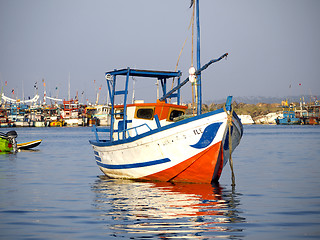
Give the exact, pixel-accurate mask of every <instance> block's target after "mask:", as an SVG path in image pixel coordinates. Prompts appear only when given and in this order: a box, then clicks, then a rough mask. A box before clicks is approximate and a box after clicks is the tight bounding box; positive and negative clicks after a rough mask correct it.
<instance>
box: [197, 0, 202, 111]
mask: <svg viewBox="0 0 320 240" xmlns="http://www.w3.org/2000/svg"><path fill="white" fill-rule="evenodd" d="M196 20H197V70H199V69H200V68H201V63H200V20H199V0H196ZM197 95H198V99H197V115H200V114H201V113H202V111H201V106H202V90H201V72H199V73H198V76H197Z"/></svg>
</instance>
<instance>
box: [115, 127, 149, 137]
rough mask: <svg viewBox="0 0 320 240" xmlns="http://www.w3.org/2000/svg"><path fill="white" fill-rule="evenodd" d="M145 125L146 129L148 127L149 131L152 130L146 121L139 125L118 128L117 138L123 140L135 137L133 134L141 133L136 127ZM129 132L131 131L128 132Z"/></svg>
mask: <svg viewBox="0 0 320 240" xmlns="http://www.w3.org/2000/svg"><path fill="white" fill-rule="evenodd" d="M145 127H147V129H148V130H147V131H151V130H152V128H151V127H150V126H149V125H148V124H147V123H143V124H141V125H139V126H135V127H131V128H127V129H124V130H122V131H119V130H118V131H117V132H118V140H123V139H125V138H131V137H135V136H137V135H139V134H141V133H139V132H138V129H141V128H145ZM130 132H133V133H131V134H130ZM144 132H145V131H144ZM144 132H143V133H144ZM134 133H135V135H134Z"/></svg>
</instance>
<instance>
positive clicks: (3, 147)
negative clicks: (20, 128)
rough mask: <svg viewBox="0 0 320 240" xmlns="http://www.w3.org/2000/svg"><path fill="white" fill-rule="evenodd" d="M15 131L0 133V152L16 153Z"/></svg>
mask: <svg viewBox="0 0 320 240" xmlns="http://www.w3.org/2000/svg"><path fill="white" fill-rule="evenodd" d="M17 136H18V134H17V132H16V131H9V132H7V133H2V132H0V152H4V153H8V152H16V151H17V141H16V138H17Z"/></svg>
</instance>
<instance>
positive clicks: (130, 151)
mask: <svg viewBox="0 0 320 240" xmlns="http://www.w3.org/2000/svg"><path fill="white" fill-rule="evenodd" d="M196 3H197V4H196V6H197V13H198V12H199V11H198V10H199V5H198V3H199V2H198V0H197V1H196ZM197 19H198V17H197ZM197 23H198V26H199V21H197ZM198 29H199V27H198ZM198 36H199V31H198ZM197 39H198V48H197V56H198V61H197V70H196V69H195V68H190V70H189V77H187V78H186V79H185V80H184V81H181V76H182V73H181V72H180V71H154V70H140V69H131V68H126V69H120V70H113V71H109V72H106V74H105V77H106V80H107V86H108V92H109V97H110V100H111V110H110V116H111V125H110V128H100V127H99V128H98V127H95V126H94V127H93V131H94V133H95V136H96V139H95V140H90V141H89V142H90V144H91V145H92V147H93V151H94V156H95V160H96V163H97V165H98V166H99V168H100V169H101V171H102V172H103V173H104V174H105V175H107V176H108V177H110V178H122V179H138V180H151V181H171V182H197V183H211V182H217V181H218V180H219V178H220V176H221V172H222V169H223V167H224V166H225V165H226V163H227V162H228V160H232V159H231V153H232V152H233V151H234V149H235V148H236V147H237V146H238V144H239V142H240V139H241V137H242V135H243V126H242V124H241V121H240V119H239V117H238V116H237V114H236V113H235V112H234V111H233V107H232V97H231V96H229V97H228V98H227V100H226V104H225V106H224V107H223V108H221V109H218V110H216V111H213V112H207V113H202V109H201V106H202V93H201V72H202V71H203V70H205V69H206V68H207V67H208V66H209V65H211V64H213V63H216V62H218V61H220V60H221V59H223V58H225V57H226V56H227V55H228V54H227V53H226V54H223V55H222V56H221V57H219V58H217V59H212V60H211V61H209V62H208V63H207V64H205V65H204V66H202V67H201V65H200V47H199V41H200V39H199V37H198V38H197ZM132 78H143V79H147V80H146V81H148V82H150V80H151V81H154V80H157V81H160V82H161V86H162V96H161V97H160V96H159V98H158V99H157V101H156V102H155V103H145V102H144V101H135V102H133V103H130V104H129V103H127V102H128V86H129V81H130V80H131V79H132ZM171 79H177V82H176V85H175V87H173V88H172V89H171V90H170V91H167V90H166V89H167V83H168V82H169V80H171ZM139 82H140V79H139ZM188 82H192V83H193V82H196V83H197V84H196V86H197V89H196V91H197V95H196V100H197V114H196V115H193V114H192V115H190V116H187V114H186V110H187V107H186V106H184V105H183V104H181V102H180V89H181V87H183V86H184V85H186V84H187V83H188ZM120 84H121V85H122V86H124V89H123V88H119V86H118V85H120ZM146 85H147V84H146ZM117 97H123V104H120V105H117V104H116V98H117ZM173 98H174V100H176V103H174V104H173V103H171V101H169V100H171V99H173ZM99 132H107V133H106V134H105V135H104V136H105V137H104V138H103V139H102V138H101V136H100V135H101V133H99ZM230 163H231V161H230ZM231 166H232V164H231Z"/></svg>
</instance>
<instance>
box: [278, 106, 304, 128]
mask: <svg viewBox="0 0 320 240" xmlns="http://www.w3.org/2000/svg"><path fill="white" fill-rule="evenodd" d="M281 105H282V106H281V107H282V114H283V117H280V118H279V117H277V118H276V119H275V122H276V124H277V125H300V124H301V119H300V118H298V117H296V114H295V106H294V105H293V104H289V103H288V101H282V104H281Z"/></svg>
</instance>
